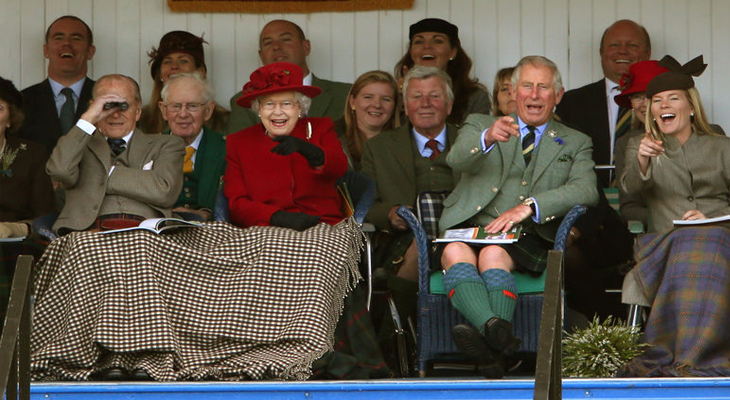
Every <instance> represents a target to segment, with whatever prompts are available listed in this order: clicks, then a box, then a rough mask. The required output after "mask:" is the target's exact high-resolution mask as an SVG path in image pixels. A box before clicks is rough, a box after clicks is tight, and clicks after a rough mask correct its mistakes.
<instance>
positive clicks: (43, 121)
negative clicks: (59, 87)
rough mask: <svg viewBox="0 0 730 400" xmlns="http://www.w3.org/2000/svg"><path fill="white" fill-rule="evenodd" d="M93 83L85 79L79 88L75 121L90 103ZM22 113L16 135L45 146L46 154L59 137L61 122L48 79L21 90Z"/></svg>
mask: <svg viewBox="0 0 730 400" xmlns="http://www.w3.org/2000/svg"><path fill="white" fill-rule="evenodd" d="M93 87H94V81H92V80H91V79H89V78H86V80H85V81H84V86H83V87H82V88H81V96H79V104H77V105H76V120H78V119H79V117H81V114H83V113H84V112H85V111H86V109H87V108H88V106H89V101H91V89H92V88H93ZM22 93H23V113H24V114H25V120H24V121H23V126H21V127H20V130H19V131H18V133H17V135H18V137H19V138H21V139H25V140H30V141H32V142H36V143H40V144H42V145H44V146H46V149H47V151H48V154H50V153H51V152H52V151H53V148H54V147H55V146H56V142H58V138H60V137H61V122H60V121H59V119H58V110H56V101H55V99H54V98H53V90H51V83H50V82H49V81H48V79H45V80H44V81H43V82H40V83H38V84H35V85H33V86H30V87H27V88H25V89H23V92H22Z"/></svg>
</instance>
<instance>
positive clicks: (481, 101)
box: [395, 18, 492, 127]
mask: <svg viewBox="0 0 730 400" xmlns="http://www.w3.org/2000/svg"><path fill="white" fill-rule="evenodd" d="M408 39H409V41H410V42H409V43H408V51H407V52H406V54H405V55H403V58H401V59H400V61H398V63H397V64H396V65H395V77H396V79H398V80H399V81H400V80H402V79H403V77H404V76H406V73H408V70H410V69H411V68H413V66H414V65H423V66H427V67H437V68H440V69H441V70H443V71H446V73H447V74H449V76H450V77H451V81H452V82H453V87H454V105H453V107H452V109H451V114H450V115H449V119H448V122H451V123H452V124H454V125H456V126H459V127H461V125H462V123H463V122H464V120H465V119H466V117H467V116H468V115H469V114H472V113H480V114H490V112H491V110H492V103H491V102H490V101H489V92H488V91H487V88H486V87H485V86H484V85H482V84H481V83H479V81H478V80H477V79H472V77H471V76H470V74H471V67H472V61H471V58H469V56H468V55H467V54H466V52H465V51H464V49H463V48H462V47H461V41H460V40H459V28H458V27H457V26H456V25H454V24H452V23H450V22H448V21H444V20H443V19H439V18H426V19H422V20H420V21H418V22H416V23H415V24H413V25H411V27H410V29H409V32H408Z"/></svg>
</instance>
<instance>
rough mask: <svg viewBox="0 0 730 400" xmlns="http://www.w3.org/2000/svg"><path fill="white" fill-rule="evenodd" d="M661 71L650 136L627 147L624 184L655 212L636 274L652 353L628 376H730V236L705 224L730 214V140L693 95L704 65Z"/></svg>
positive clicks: (668, 61)
mask: <svg viewBox="0 0 730 400" xmlns="http://www.w3.org/2000/svg"><path fill="white" fill-rule="evenodd" d="M659 65H661V66H663V67H665V68H668V69H669V71H668V72H665V73H663V74H661V75H658V76H657V77H656V78H654V79H652V81H651V82H650V83H649V85H648V86H647V88H646V97H647V99H649V110H648V112H647V117H646V126H647V127H648V128H649V129H650V132H649V133H647V134H646V135H645V136H639V137H636V138H632V139H631V140H630V141H629V144H628V146H627V155H626V161H625V166H624V172H623V173H622V175H621V181H620V182H621V185H622V187H623V189H624V190H625V191H626V192H627V193H629V194H637V193H638V194H641V195H643V196H644V198H645V199H646V202H647V206H648V209H649V219H648V220H649V226H648V228H649V229H648V230H649V232H650V233H648V234H646V235H644V236H642V237H640V238H639V241H638V244H637V249H636V258H637V265H636V267H635V268H634V269H633V270H632V272H631V273H633V274H634V277H635V278H636V281H637V282H638V284H639V287H640V289H641V291H642V292H643V294H644V295H645V297H646V298H647V299H648V300H649V301H651V302H652V307H651V312H650V314H649V318H648V320H647V324H646V332H645V335H644V340H645V341H646V342H648V343H650V344H651V345H652V347H651V348H650V349H649V350H648V351H646V352H645V353H644V354H642V355H640V356H638V357H636V358H635V359H634V360H633V361H632V362H631V363H629V365H628V366H627V367H625V369H624V371H623V374H624V375H628V376H727V375H730V342H728V340H727V335H728V333H730V304H729V303H728V297H727V296H728V293H730V229H729V225H728V224H727V223H720V224H702V220H704V219H707V218H713V217H719V216H724V215H728V214H730V189H729V188H730V138H728V137H726V136H723V135H718V134H716V133H714V132H713V131H712V129H711V128H710V126H709V124H708V123H707V120H706V118H705V113H704V109H703V106H702V102H701V101H700V96H699V93H698V91H697V89H696V88H695V87H694V80H693V79H692V75H694V76H699V75H700V74H701V73H702V72H703V71H704V69H705V68H706V66H707V65H706V64H704V63H703V61H702V56H700V57H697V58H695V59H694V60H692V61H690V62H688V63H687V64H685V65H684V66H680V65H679V63H678V62H677V61H676V60H675V59H674V58H672V57H671V56H665V57H664V58H663V59H662V60H661V61H660V62H659ZM673 221H681V222H673ZM685 224H686V225H685Z"/></svg>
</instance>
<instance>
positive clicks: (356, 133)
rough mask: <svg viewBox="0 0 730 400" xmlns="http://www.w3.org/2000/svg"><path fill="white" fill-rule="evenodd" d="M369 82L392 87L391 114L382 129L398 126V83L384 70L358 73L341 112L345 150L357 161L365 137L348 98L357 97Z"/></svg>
mask: <svg viewBox="0 0 730 400" xmlns="http://www.w3.org/2000/svg"><path fill="white" fill-rule="evenodd" d="M371 83H385V84H387V85H389V86H390V87H391V88H392V89H393V101H395V104H394V108H393V115H391V116H390V118H388V121H387V122H386V123H385V125H383V130H382V131H387V130H389V129H393V128H397V127H399V126H400V113H399V112H398V110H400V96H398V84H397V83H396V81H395V78H393V75H391V74H389V73H387V72H385V71H368V72H365V73H364V74H362V75H360V76H359V77H358V78H357V79H356V80H355V83H353V84H352V87H351V88H350V93H349V94H348V95H347V99H346V100H345V112H344V113H343V116H344V119H345V138H346V139H347V150H349V151H350V155H351V156H352V158H353V159H354V160H356V161H357V162H359V161H360V158H361V157H362V146H363V144H364V143H365V141H366V140H367V138H366V137H365V136H364V135H363V134H362V133H360V129H358V126H357V117H356V116H355V109H353V108H351V107H350V99H351V98H355V97H357V95H358V93H360V91H361V90H362V89H363V88H364V87H365V86H367V85H369V84H371Z"/></svg>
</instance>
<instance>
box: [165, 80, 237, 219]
mask: <svg viewBox="0 0 730 400" xmlns="http://www.w3.org/2000/svg"><path fill="white" fill-rule="evenodd" d="M214 109H215V101H214V100H213V89H212V88H211V86H210V84H209V83H208V81H206V80H204V79H203V78H202V77H201V76H200V75H199V74H197V73H186V74H177V75H173V76H171V77H170V79H169V80H168V81H167V83H166V84H165V86H164V87H163V88H162V102H161V103H160V110H161V111H162V117H163V118H164V119H165V121H167V124H168V125H169V127H170V133H171V134H172V135H175V136H179V137H181V138H183V141H184V142H185V159H184V162H183V173H184V179H183V190H182V191H181V192H180V196H179V197H178V199H177V202H176V203H175V208H174V209H173V210H172V211H173V212H176V213H180V215H181V216H182V217H184V218H186V219H197V218H190V214H195V215H197V216H198V217H199V218H200V219H202V220H203V221H208V220H210V219H211V217H212V215H213V208H215V200H216V196H217V195H218V191H219V190H220V187H221V177H222V176H223V174H224V173H225V172H226V141H225V139H223V135H222V134H221V133H219V132H216V131H213V130H211V129H209V128H207V127H205V126H204V125H203V124H205V122H206V121H208V120H209V119H210V117H211V116H212V115H213V110H214Z"/></svg>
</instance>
